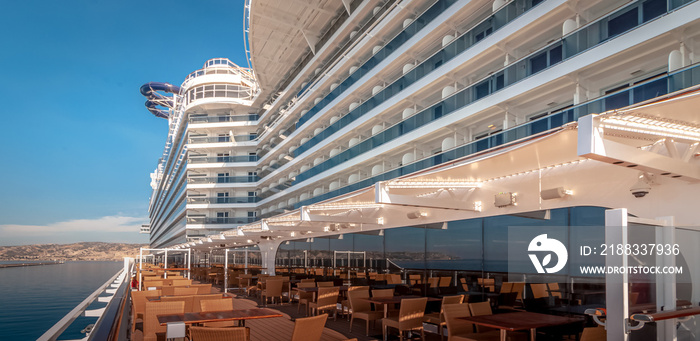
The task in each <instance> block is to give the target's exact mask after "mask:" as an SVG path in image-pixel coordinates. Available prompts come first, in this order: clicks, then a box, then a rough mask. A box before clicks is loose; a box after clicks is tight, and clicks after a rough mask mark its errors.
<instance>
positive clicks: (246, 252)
mask: <svg viewBox="0 0 700 341" xmlns="http://www.w3.org/2000/svg"><path fill="white" fill-rule="evenodd" d="M244 264H245V274H246V275H247V274H248V248H247V247H246V248H245V263H244Z"/></svg>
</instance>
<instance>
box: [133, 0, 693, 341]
mask: <svg viewBox="0 0 700 341" xmlns="http://www.w3.org/2000/svg"><path fill="white" fill-rule="evenodd" d="M244 22H245V25H244V26H245V27H244V30H245V35H246V40H247V43H246V46H245V53H246V54H247V55H246V57H247V59H248V61H249V65H245V66H240V65H236V64H234V63H233V62H231V61H230V60H228V59H225V58H216V59H211V60H208V61H206V62H205V64H204V66H203V67H202V68H201V69H200V70H197V71H194V72H193V73H191V74H190V75H187V76H186V77H185V80H184V82H182V83H181V85H179V86H177V85H172V84H169V83H157V82H151V83H147V84H145V85H143V86H142V87H141V92H142V94H144V95H145V96H146V97H147V98H148V101H147V102H146V106H147V109H148V111H149V112H151V113H152V114H153V115H155V116H156V117H157V118H154V119H162V121H163V124H167V125H168V127H169V131H168V135H167V138H166V141H165V149H164V152H163V154H162V156H161V158H160V159H159V160H158V163H157V166H156V169H155V171H154V172H153V173H152V174H151V187H152V188H153V193H152V195H151V198H150V207H149V215H150V224H149V225H147V226H144V228H142V231H141V232H143V233H150V247H151V248H153V249H158V250H169V252H170V254H171V256H172V255H176V254H177V255H180V257H182V255H187V256H186V257H184V259H179V260H178V262H184V263H188V264H189V263H191V265H193V266H198V265H200V264H210V263H214V262H221V263H223V262H224V261H225V262H233V263H236V264H243V262H245V264H246V265H248V264H257V265H259V266H260V267H262V269H263V271H264V272H266V273H268V274H275V273H286V274H294V273H306V272H307V271H309V269H317V270H321V273H323V274H329V273H333V274H337V273H345V278H346V279H349V278H350V277H352V275H351V273H355V272H359V273H366V272H368V271H376V272H379V273H387V274H400V275H401V276H402V278H403V281H404V282H405V283H410V281H411V279H412V278H423V279H424V278H428V277H433V276H447V277H449V278H452V282H453V283H452V285H453V286H456V287H459V286H460V285H461V284H464V285H466V286H471V285H472V284H474V285H481V286H486V287H488V285H486V284H485V283H487V282H488V281H489V280H491V281H493V282H492V283H494V284H493V285H494V286H495V287H498V286H500V285H501V283H508V282H525V283H528V284H530V283H551V282H557V283H560V284H562V285H561V287H562V288H561V290H563V291H565V292H566V293H565V294H566V295H570V296H572V297H573V295H576V297H578V298H577V302H579V303H583V304H582V305H583V306H586V304H585V303H586V298H587V297H588V296H595V294H591V295H588V296H587V295H586V292H587V290H588V291H589V292H595V291H596V290H597V291H600V292H601V293H604V295H603V298H602V299H598V300H596V298H595V297H594V298H591V297H588V298H589V299H590V301H589V303H590V304H589V305H588V306H594V305H595V304H598V305H601V306H606V307H607V310H606V314H607V315H606V319H605V322H602V321H601V320H600V319H598V317H595V318H596V320H597V321H598V322H600V323H605V324H606V330H607V335H608V339H610V340H627V339H632V340H634V339H637V340H641V339H645V340H648V339H658V340H676V339H678V340H697V339H699V338H700V325H698V324H697V322H694V321H695V320H693V319H690V320H687V319H684V318H683V319H678V318H675V317H674V318H670V319H664V320H663V321H662V320H661V318H660V317H657V320H656V321H655V322H656V323H655V325H654V326H650V325H649V324H647V326H644V322H643V321H642V322H640V320H639V319H637V320H634V321H633V319H631V318H630V316H632V315H633V313H634V312H635V304H636V305H639V304H646V305H647V306H646V307H651V308H650V309H651V310H652V311H662V310H663V311H675V309H677V308H679V307H680V306H681V305H686V304H684V303H682V302H690V303H691V305H692V306H695V307H697V306H698V302H700V278H698V277H697V276H699V275H700V255H699V254H698V247H697V246H698V245H700V231H699V229H698V228H697V226H698V223H700V210H698V204H697V201H698V199H697V198H698V193H700V185H698V181H700V147H699V143H700V111H698V108H700V92H699V91H698V90H699V89H700V2H698V1H695V0H638V1H628V0H626V1H621V0H620V1H618V0H587V1H575V0H568V1H567V0H511V1H507V0H488V1H487V0H436V1H433V0H430V1H424V0H341V1H330V0H309V1H279V0H248V1H247V2H246V4H245V20H244ZM222 43H224V42H222ZM542 235H544V237H543V238H541V237H542ZM538 238H540V239H538ZM552 240H555V241H556V242H557V244H556V245H561V247H563V248H564V252H567V254H564V255H562V254H560V253H556V258H557V264H556V265H555V266H552V267H548V266H551V264H549V265H548V263H549V262H550V260H551V259H552V258H554V257H551V256H552V255H551V254H550V255H548V256H546V257H540V258H538V257H539V256H537V255H535V254H536V253H537V252H538V251H554V250H555V248H554V247H552V248H547V247H546V246H547V244H548V243H549V242H550V241H552ZM531 241H532V243H531ZM535 241H537V243H536V245H535ZM635 245H637V247H638V246H639V245H651V246H650V248H652V249H653V248H654V247H655V246H656V245H661V248H664V247H665V246H669V245H670V246H676V248H675V249H674V248H673V247H670V248H671V249H673V250H679V252H677V253H673V252H674V251H672V255H673V256H670V255H669V254H668V253H666V254H664V253H663V252H661V254H654V255H652V253H651V252H648V253H645V254H644V255H640V254H639V252H638V253H636V254H635V253H632V252H631V251H630V252H626V251H625V250H630V249H631V248H634V247H635ZM557 247H558V246H557ZM620 248H621V250H622V252H616V251H619V250H620ZM604 249H607V252H606V251H604ZM183 250H187V252H185V253H183V252H182V251H183ZM239 251H245V253H246V257H241V256H240V255H239V257H234V260H230V259H229V257H230V255H229V254H230V253H231V254H234V253H237V252H239ZM166 252H167V251H166ZM645 252H646V251H645ZM224 258H225V259H224ZM543 258H544V259H543ZM531 260H532V262H531ZM567 261H568V262H567ZM166 262H167V257H166ZM552 262H553V261H552ZM560 263H562V264H560ZM229 264H230V263H229ZM650 264H652V265H654V266H681V265H682V266H683V267H684V269H683V271H684V272H683V273H682V274H681V273H677V274H675V275H668V274H652V275H650V274H646V273H645V274H643V275H639V274H636V273H634V272H632V273H630V272H625V273H622V272H615V273H600V274H597V275H595V274H589V273H582V271H583V270H582V268H583V267H585V266H589V265H590V266H606V267H608V266H611V267H615V266H617V267H620V266H623V267H628V266H631V267H635V266H640V267H641V266H648V265H650ZM413 276H418V277H413ZM596 285H597V286H596ZM464 288H465V289H466V288H467V287H464ZM596 288H598V289H596ZM526 295H527V294H526ZM560 297H561V296H560ZM572 301H573V300H572ZM650 309H646V310H645V311H648V310H650ZM594 310H595V309H594ZM589 313H590V314H591V315H593V316H600V314H601V312H600V310H598V311H597V313H596V312H595V311H589ZM596 314H598V315H596ZM683 316H685V315H683ZM647 322H648V321H647ZM635 335H636V336H635ZM651 336H655V338H647V337H651Z"/></svg>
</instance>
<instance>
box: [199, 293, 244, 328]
mask: <svg viewBox="0 0 700 341" xmlns="http://www.w3.org/2000/svg"><path fill="white" fill-rule="evenodd" d="M199 303H200V309H201V311H224V310H233V299H232V298H220V299H215V300H211V299H210V300H203V301H200V302H199ZM237 325H238V321H222V322H207V323H205V324H204V326H205V327H215V328H224V327H235V326H237Z"/></svg>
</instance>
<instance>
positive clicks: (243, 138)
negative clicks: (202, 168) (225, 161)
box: [188, 135, 257, 143]
mask: <svg viewBox="0 0 700 341" xmlns="http://www.w3.org/2000/svg"><path fill="white" fill-rule="evenodd" d="M256 136H257V135H235V136H233V141H235V142H249V141H252V140H255V137H256ZM188 142H189V143H219V142H231V136H229V135H226V136H194V137H190V138H189V141H188Z"/></svg>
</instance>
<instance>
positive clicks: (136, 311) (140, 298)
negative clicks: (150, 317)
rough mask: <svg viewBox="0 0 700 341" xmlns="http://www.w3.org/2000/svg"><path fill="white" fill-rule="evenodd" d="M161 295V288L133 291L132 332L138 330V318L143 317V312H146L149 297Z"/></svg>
mask: <svg viewBox="0 0 700 341" xmlns="http://www.w3.org/2000/svg"><path fill="white" fill-rule="evenodd" d="M153 296H160V290H148V291H132V292H131V305H132V310H131V312H132V314H133V316H132V318H131V332H132V333H133V332H134V330H136V319H143V314H144V312H146V301H147V298H148V297H153Z"/></svg>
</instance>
